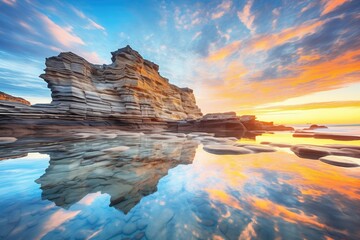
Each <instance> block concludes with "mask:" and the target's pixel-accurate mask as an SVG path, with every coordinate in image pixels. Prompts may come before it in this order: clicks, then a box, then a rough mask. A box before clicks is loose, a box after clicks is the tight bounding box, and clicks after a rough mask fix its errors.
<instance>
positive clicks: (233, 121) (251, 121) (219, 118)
mask: <svg viewBox="0 0 360 240" xmlns="http://www.w3.org/2000/svg"><path fill="white" fill-rule="evenodd" d="M170 127H171V129H176V130H180V131H181V130H182V131H212V132H221V131H222V132H234V131H235V135H234V136H238V137H241V136H239V135H238V134H236V133H239V132H245V131H254V130H257V131H259V130H260V131H292V130H294V129H293V128H292V127H286V126H283V125H274V123H273V122H263V121H258V120H256V117H255V116H254V115H243V116H237V115H236V113H235V112H225V113H208V114H206V115H204V116H203V117H202V118H199V119H196V120H188V121H180V122H177V123H175V124H170Z"/></svg>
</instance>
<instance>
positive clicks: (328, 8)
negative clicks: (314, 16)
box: [321, 0, 349, 15]
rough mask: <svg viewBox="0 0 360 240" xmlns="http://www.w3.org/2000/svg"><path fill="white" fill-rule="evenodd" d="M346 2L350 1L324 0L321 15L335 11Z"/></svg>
mask: <svg viewBox="0 0 360 240" xmlns="http://www.w3.org/2000/svg"><path fill="white" fill-rule="evenodd" d="M346 2H349V0H322V3H323V10H322V12H321V15H325V14H327V13H330V12H332V11H334V10H335V9H336V8H338V7H340V6H341V5H343V4H344V3H346Z"/></svg>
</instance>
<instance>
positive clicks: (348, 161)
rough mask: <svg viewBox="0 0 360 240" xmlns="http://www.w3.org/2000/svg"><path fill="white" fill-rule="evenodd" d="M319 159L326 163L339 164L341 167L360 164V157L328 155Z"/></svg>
mask: <svg viewBox="0 0 360 240" xmlns="http://www.w3.org/2000/svg"><path fill="white" fill-rule="evenodd" d="M319 160H320V161H322V162H324V163H327V164H331V165H335V166H339V167H358V166H360V165H359V163H360V158H353V157H345V156H334V155H328V156H325V157H321V158H320V159H319Z"/></svg>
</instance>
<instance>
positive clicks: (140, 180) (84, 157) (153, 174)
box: [36, 136, 197, 213]
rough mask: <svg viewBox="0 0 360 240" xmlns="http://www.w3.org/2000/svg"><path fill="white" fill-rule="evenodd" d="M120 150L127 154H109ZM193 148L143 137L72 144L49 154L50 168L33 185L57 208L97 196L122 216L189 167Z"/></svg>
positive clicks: (190, 144)
mask: <svg viewBox="0 0 360 240" xmlns="http://www.w3.org/2000/svg"><path fill="white" fill-rule="evenodd" d="M119 145H127V146H128V147H129V149H128V150H125V151H119V150H117V149H116V148H115V149H114V151H112V149H111V148H114V147H116V146H119ZM196 147H197V143H196V142H194V141H191V140H187V139H185V138H171V139H169V140H161V141H160V140H154V139H151V137H148V136H142V137H139V136H134V137H132V136H127V137H121V138H117V139H113V140H107V141H103V140H102V141H101V140H100V141H99V140H97V141H89V142H77V143H73V144H70V145H66V146H63V147H62V149H60V150H59V151H53V152H51V153H50V166H49V167H48V169H47V170H46V173H45V174H44V175H43V176H41V177H40V178H39V179H38V180H36V182H37V183H39V184H41V189H42V190H43V193H42V197H43V198H44V199H48V200H50V201H53V202H54V203H55V204H56V205H58V206H61V207H64V208H68V207H70V206H71V205H72V204H74V203H76V202H78V201H79V200H81V199H82V198H83V197H84V196H86V195H87V194H89V193H94V192H98V191H100V192H101V193H107V194H109V195H110V196H111V199H110V201H111V203H110V206H114V207H115V208H117V209H119V210H121V211H123V212H124V213H127V212H128V211H129V210H130V209H131V208H132V207H134V206H135V205H136V204H137V203H138V202H139V201H140V199H141V198H142V197H143V196H146V195H148V194H151V193H153V192H155V191H156V185H157V183H158V181H159V179H160V178H161V177H163V176H164V175H166V174H167V172H168V170H169V169H170V168H173V167H175V166H177V165H178V164H189V163H191V162H192V160H193V158H194V156H195V149H196ZM107 149H109V150H107ZM120 150H121V149H120Z"/></svg>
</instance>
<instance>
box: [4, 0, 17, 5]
mask: <svg viewBox="0 0 360 240" xmlns="http://www.w3.org/2000/svg"><path fill="white" fill-rule="evenodd" d="M3 3H5V4H7V5H9V6H14V5H15V3H16V0H3Z"/></svg>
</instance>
